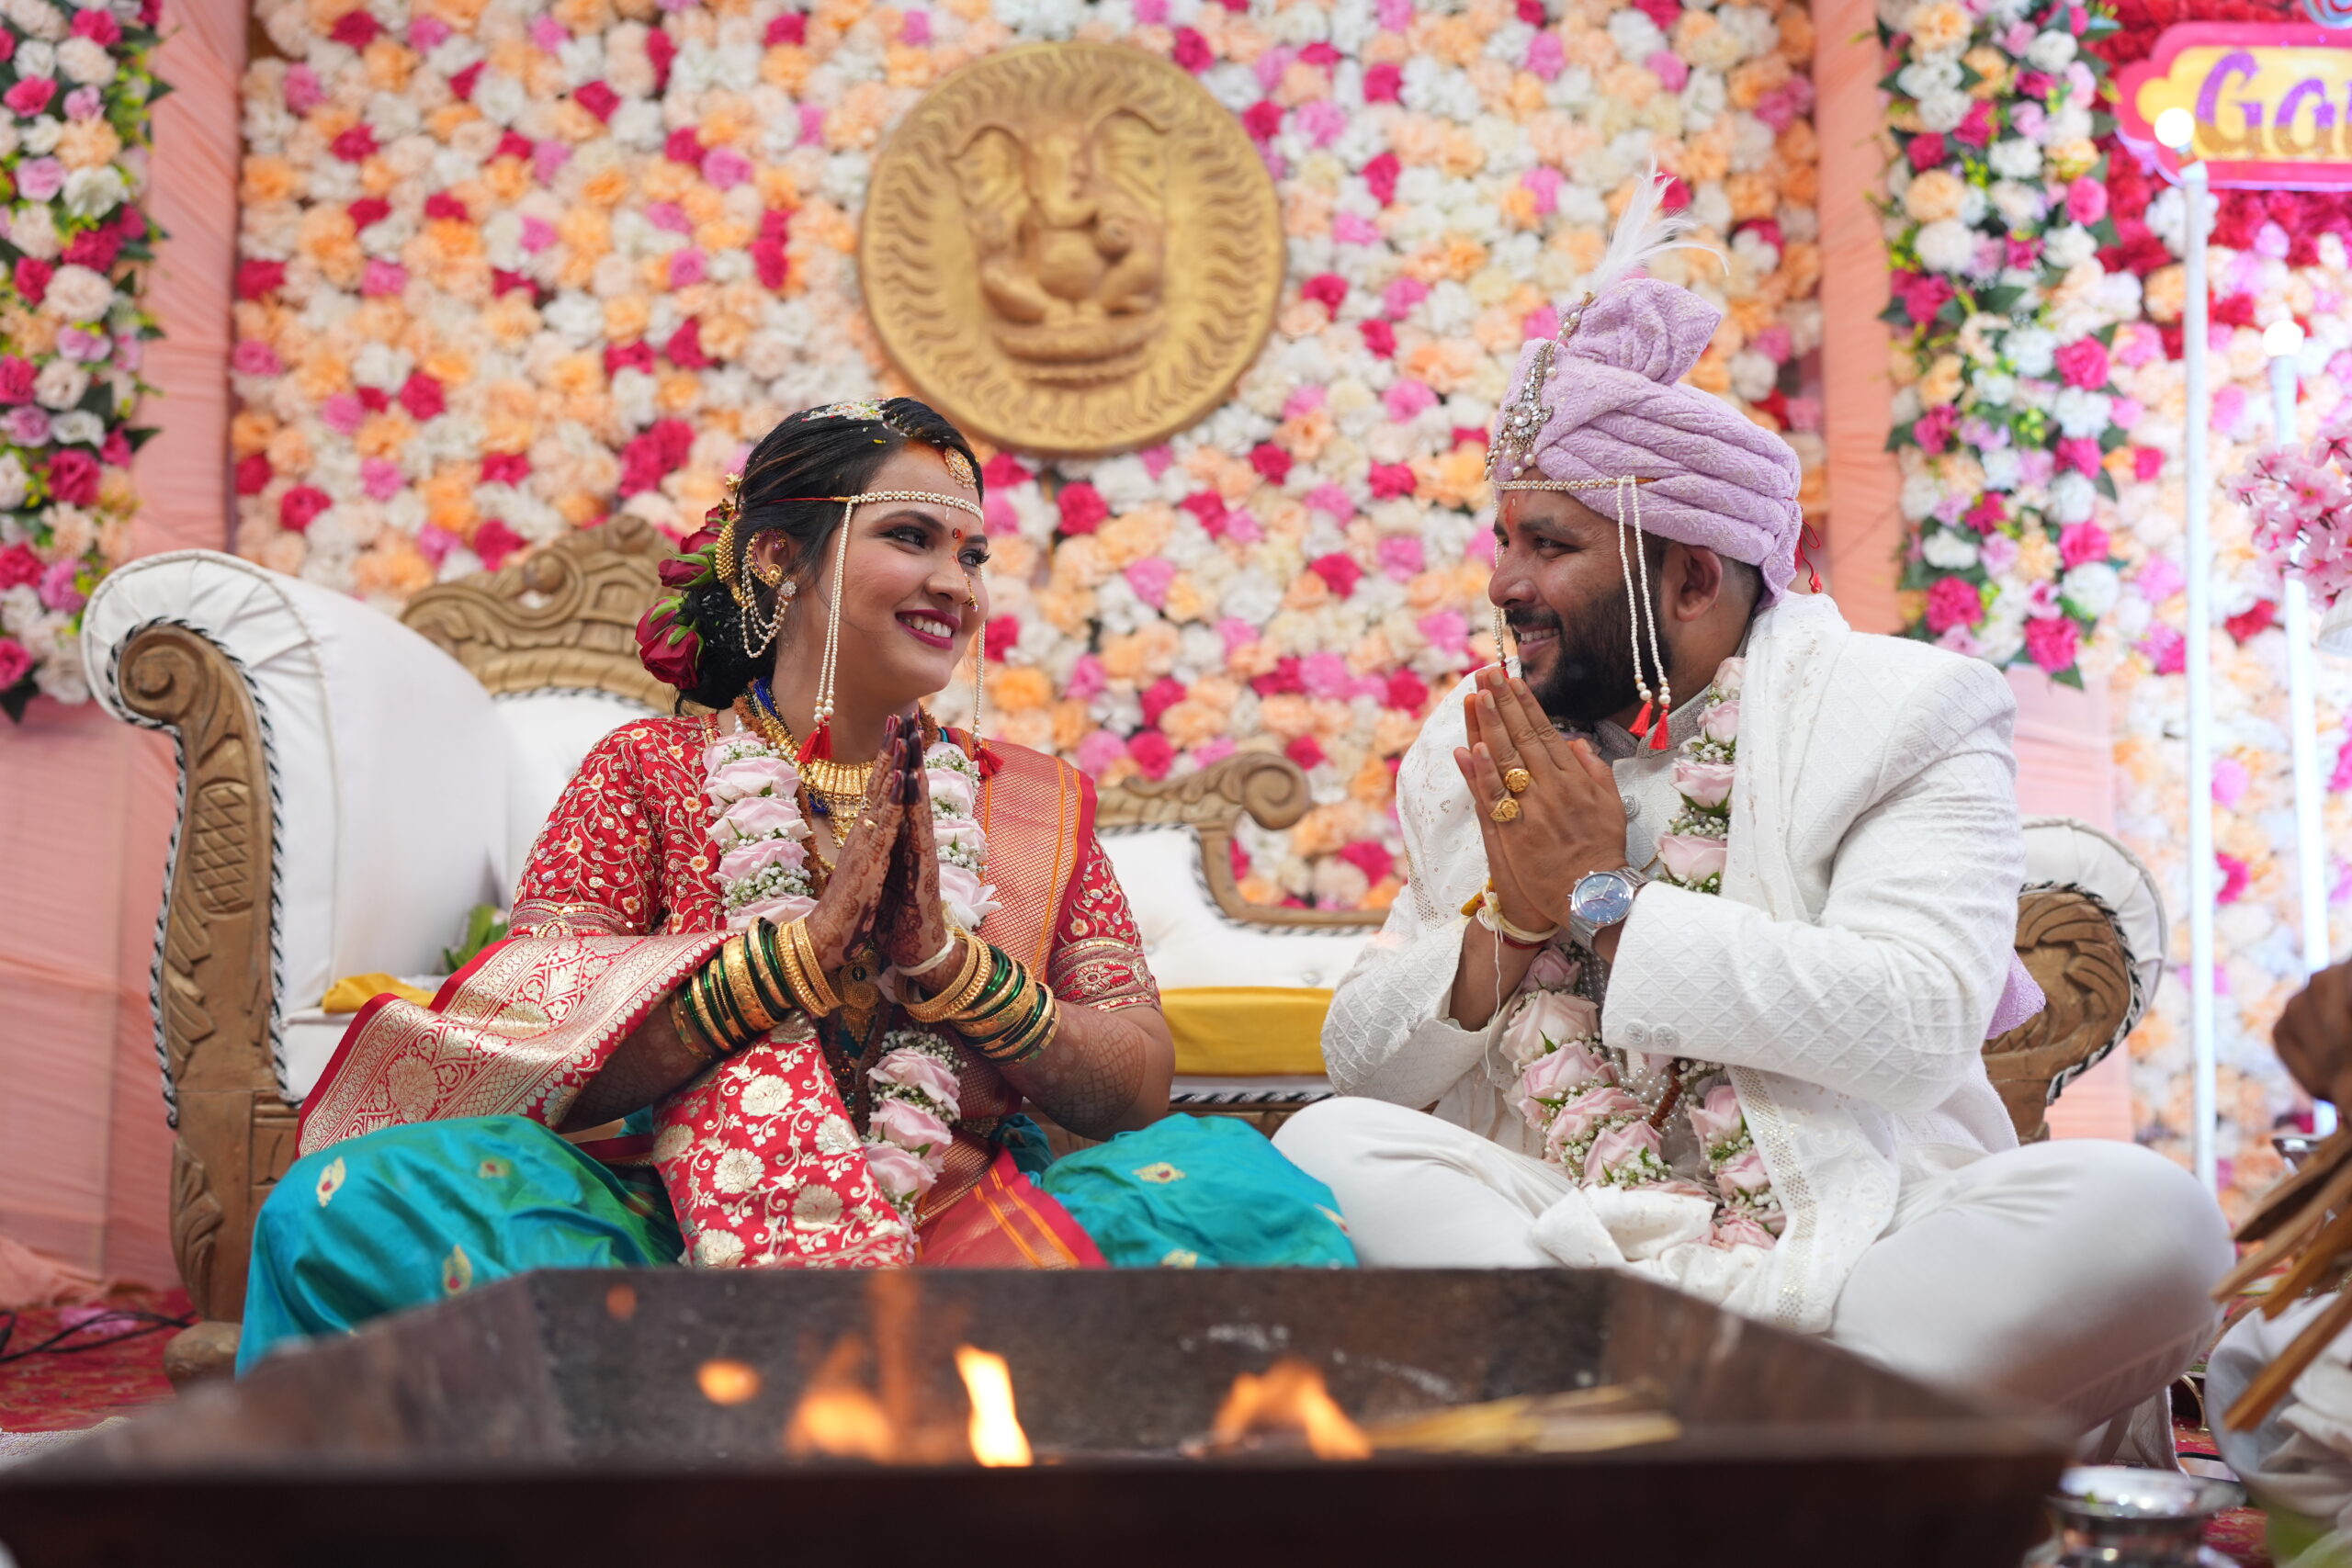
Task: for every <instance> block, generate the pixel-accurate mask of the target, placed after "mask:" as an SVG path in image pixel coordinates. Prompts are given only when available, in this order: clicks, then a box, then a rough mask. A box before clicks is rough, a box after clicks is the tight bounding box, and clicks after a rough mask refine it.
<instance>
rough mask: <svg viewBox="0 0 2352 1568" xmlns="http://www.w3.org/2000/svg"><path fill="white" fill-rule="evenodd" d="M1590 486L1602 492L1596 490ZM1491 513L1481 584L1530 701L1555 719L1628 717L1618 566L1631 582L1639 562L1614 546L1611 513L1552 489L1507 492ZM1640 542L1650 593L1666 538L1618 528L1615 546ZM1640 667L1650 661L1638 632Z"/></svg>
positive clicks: (1661, 645) (1637, 699)
mask: <svg viewBox="0 0 2352 1568" xmlns="http://www.w3.org/2000/svg"><path fill="white" fill-rule="evenodd" d="M1595 493H1596V494H1603V495H1605V494H1607V493H1608V492H1605V491H1597V492H1595ZM1501 499H1502V507H1501V511H1500V513H1499V514H1498V516H1497V518H1496V520H1495V575H1494V577H1493V579H1492V581H1490V582H1489V583H1488V584H1487V596H1488V597H1489V598H1491V599H1492V600H1493V601H1494V602H1495V603H1496V604H1498V605H1500V606H1501V607H1502V610H1503V615H1504V617H1505V618H1506V619H1507V620H1508V621H1509V622H1510V629H1511V636H1512V637H1513V639H1514V640H1515V641H1516V642H1517V643H1518V645H1519V656H1520V664H1521V671H1522V672H1523V673H1524V674H1525V676H1526V679H1527V683H1528V686H1529V687H1530V688H1531V689H1532V691H1533V692H1534V693H1535V696H1536V700H1537V701H1539V702H1541V703H1542V704H1543V705H1544V711H1545V712H1546V713H1548V714H1550V715H1551V716H1553V717H1554V718H1555V719H1560V720H1563V721H1565V722H1566V723H1570V724H1579V725H1589V724H1592V723H1594V722H1596V721H1598V720H1600V719H1603V718H1613V717H1619V716H1629V715H1630V714H1631V713H1632V712H1633V710H1634V709H1635V708H1636V707H1638V706H1639V705H1640V703H1641V700H1642V697H1641V692H1640V689H1639V688H1638V687H1637V686H1636V685H1635V683H1634V619H1633V610H1632V606H1631V605H1630V604H1627V602H1626V594H1625V570H1624V569H1625V566H1626V565H1627V564H1629V563H1630V564H1632V565H1633V567H1634V580H1635V583H1636V587H1637V589H1638V586H1639V583H1640V580H1641V576H1642V563H1641V562H1634V561H1633V560H1632V558H1631V557H1630V556H1625V555H1621V554H1620V545H1619V529H1618V525H1617V522H1616V519H1614V518H1613V517H1607V516H1603V515H1602V514H1601V513H1598V512H1596V511H1594V510H1593V509H1592V508H1591V507H1589V506H1587V505H1586V504H1585V503H1584V502H1580V501H1578V500H1577V499H1576V498H1575V497H1574V496H1571V495H1566V494H1563V493H1561V492H1558V491H1507V492H1505V493H1504V495H1503V496H1502V498H1501ZM1636 544H1638V545H1639V546H1641V547H1643V549H1644V551H1645V555H1646V557H1647V565H1648V569H1649V570H1648V577H1649V582H1650V587H1651V589H1652V591H1653V592H1655V591H1656V588H1657V583H1658V581H1659V580H1660V577H1661V575H1662V573H1663V571H1664V569H1665V562H1666V541H1665V540H1663V539H1660V538H1657V536H1652V535H1644V534H1636V533H1634V531H1633V530H1632V529H1631V528H1627V529H1625V530H1624V537H1623V546H1624V548H1626V549H1631V548H1633V547H1634V546H1635V545H1636ZM1668 630H1669V627H1668V626H1667V625H1666V624H1665V622H1664V621H1663V620H1662V619H1661V621H1660V624H1659V626H1658V650H1659V652H1661V653H1662V654H1664V655H1665V657H1666V659H1667V660H1668V661H1669V662H1671V661H1672V660H1673V658H1674V653H1673V650H1672V649H1670V648H1669V647H1668ZM1642 670H1643V671H1644V673H1645V674H1646V675H1647V677H1648V679H1649V681H1650V682H1651V684H1652V685H1653V686H1655V685H1656V684H1657V667H1656V666H1655V665H1654V664H1652V663H1651V661H1650V659H1649V649H1648V647H1647V637H1646V635H1645V637H1644V647H1643V649H1642Z"/></svg>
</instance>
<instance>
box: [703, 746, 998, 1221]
mask: <svg viewBox="0 0 2352 1568" xmlns="http://www.w3.org/2000/svg"><path fill="white" fill-rule="evenodd" d="M923 761H924V763H925V764H926V772H927V773H928V774H929V783H930V785H931V810H932V831H933V837H934V838H935V839H936V840H937V846H936V852H937V854H938V856H939V875H940V893H941V898H942V902H943V903H944V906H945V908H946V914H947V919H948V920H949V922H950V923H951V924H953V925H955V926H956V927H958V928H960V929H962V930H965V931H971V930H974V929H977V928H978V925H979V923H980V922H981V921H982V920H984V919H987V918H988V917H989V914H990V913H992V912H993V911H994V910H995V908H996V907H997V906H996V901H995V899H994V898H993V897H990V895H991V894H993V893H994V891H995V889H994V888H992V887H990V886H988V885H987V884H986V883H984V882H982V881H981V880H980V874H981V873H983V872H985V870H986V869H987V866H988V836H987V834H986V833H985V832H983V831H982V829H981V828H980V825H979V821H978V818H977V816H976V815H975V814H974V806H975V804H976V802H977V800H978V789H979V768H978V765H977V764H976V763H974V762H973V761H972V760H971V759H970V758H969V757H967V756H966V755H965V754H964V749H963V748H962V747H960V746H957V745H956V744H955V743H954V742H953V741H948V740H942V741H940V742H938V743H937V744H936V745H933V747H932V748H931V749H930V750H928V751H926V752H925V753H924V754H923ZM703 763H704V767H705V769H706V773H705V782H704V785H703V787H704V790H705V793H707V795H709V797H710V803H711V820H710V841H711V846H712V848H714V849H716V850H717V851H718V876H717V879H718V890H719V897H720V899H721V901H722V902H723V903H724V904H725V906H726V908H727V925H728V929H729V930H730V931H741V930H743V929H745V928H746V927H748V926H750V925H751V924H752V922H753V921H754V920H759V919H768V920H773V921H775V922H777V923H778V924H782V923H784V922H786V921H788V920H797V919H800V918H801V917H802V916H803V915H806V914H807V913H808V912H809V910H811V909H813V908H816V907H817V898H816V886H815V883H814V882H813V881H812V880H811V879H810V877H809V869H808V868H809V822H808V819H807V818H806V817H805V816H803V815H802V813H801V810H800V798H799V795H800V770H799V769H798V768H797V766H796V765H795V764H794V762H793V760H792V759H791V757H789V756H788V755H787V754H786V752H785V751H784V750H782V749H781V748H779V747H775V746H771V745H770V744H768V742H767V741H766V740H764V739H762V738H761V737H759V736H757V735H753V734H750V733H748V732H745V733H739V734H735V735H729V736H723V737H721V738H720V739H718V740H717V741H716V742H714V743H713V744H712V745H711V746H710V748H709V750H707V752H706V753H705V755H704V758H703ZM958 1072H959V1062H958V1058H957V1056H956V1047H955V1046H954V1045H952V1044H950V1043H948V1042H947V1041H946V1040H945V1039H944V1037H942V1036H940V1035H938V1034H934V1033H933V1032H929V1031H927V1030H919V1029H899V1030H893V1031H891V1032H889V1033H888V1034H885V1035H884V1036H883V1037H882V1050H881V1052H880V1053H879V1055H877V1058H876V1061H875V1064H874V1066H872V1067H871V1068H869V1069H867V1072H866V1077H868V1078H869V1079H870V1080H871V1081H872V1083H873V1085H874V1114H873V1117H872V1119H871V1121H870V1122H869V1124H868V1127H867V1130H866V1134H865V1157H866V1163H867V1164H868V1165H869V1166H870V1167H871V1168H872V1169H873V1172H874V1180H875V1184H876V1186H877V1187H879V1188H880V1189H881V1190H882V1195H883V1196H884V1197H886V1198H888V1199H889V1200H890V1201H891V1202H892V1203H893V1204H895V1205H896V1206H897V1207H898V1208H899V1211H900V1212H901V1213H911V1212H912V1208H913V1205H914V1204H915V1202H916V1201H918V1200H920V1199H921V1198H922V1195H923V1194H924V1193H926V1192H928V1191H930V1190H931V1189H932V1187H933V1184H934V1183H936V1182H937V1181H938V1179H939V1173H940V1170H941V1168H942V1167H943V1165H944V1163H945V1160H946V1158H947V1150H948V1147H949V1145H951V1144H952V1143H953V1142H954V1137H955V1124H956V1117H957V1115H958V1114H959V1113H960V1111H961V1101H960V1099H959V1095H958V1089H957V1085H958V1082H959V1078H958Z"/></svg>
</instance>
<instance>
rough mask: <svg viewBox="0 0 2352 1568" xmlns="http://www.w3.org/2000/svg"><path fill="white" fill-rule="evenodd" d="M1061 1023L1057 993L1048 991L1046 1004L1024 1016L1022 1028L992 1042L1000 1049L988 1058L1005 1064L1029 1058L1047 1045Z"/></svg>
mask: <svg viewBox="0 0 2352 1568" xmlns="http://www.w3.org/2000/svg"><path fill="white" fill-rule="evenodd" d="M1040 988H1041V989H1042V988H1043V987H1040ZM1060 1023H1061V1009H1060V1008H1059V1006H1057V1003H1056V1000H1055V998H1054V994H1053V993H1052V992H1051V991H1046V1000H1045V1005H1044V1006H1042V1007H1040V1008H1039V1009H1038V1010H1036V1011H1035V1013H1033V1014H1031V1015H1030V1017H1028V1018H1027V1019H1024V1020H1023V1021H1022V1024H1021V1027H1020V1028H1018V1029H1016V1030H1013V1031H1012V1032H1011V1033H1009V1034H1006V1035H1003V1036H1001V1038H999V1039H998V1040H997V1041H995V1042H993V1043H994V1044H995V1046H996V1047H997V1049H996V1050H995V1051H993V1052H991V1053H989V1060H991V1061H993V1062H995V1063H996V1064H997V1065H998V1066H1006V1067H1009V1066H1015V1065H1017V1064H1019V1063H1022V1062H1025V1061H1027V1060H1028V1059H1029V1058H1030V1057H1032V1056H1035V1055H1036V1054H1037V1053H1038V1052H1040V1051H1043V1050H1044V1049H1045V1048H1046V1043H1047V1042H1049V1041H1051V1040H1052V1039H1053V1037H1054V1032H1055V1031H1056V1030H1057V1028H1059V1027H1060Z"/></svg>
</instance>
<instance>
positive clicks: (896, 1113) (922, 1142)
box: [873, 1100, 951, 1154]
mask: <svg viewBox="0 0 2352 1568" xmlns="http://www.w3.org/2000/svg"><path fill="white" fill-rule="evenodd" d="M873 1126H874V1130H875V1131H876V1133H878V1134H881V1135H882V1136H883V1137H884V1138H886V1139H888V1141H889V1142H891V1143H893V1144H896V1145H899V1147H900V1148H902V1149H905V1150H907V1151H908V1152H909V1153H910V1154H921V1153H922V1151H923V1150H925V1149H932V1148H938V1147H941V1146H943V1145H945V1144H946V1142H947V1140H948V1138H949V1137H950V1136H951V1134H949V1132H948V1130H947V1123H946V1122H943V1121H941V1120H940V1119H939V1117H938V1116H937V1115H935V1114H934V1113H933V1112H932V1111H925V1110H924V1109H923V1108H922V1106H920V1105H917V1104H915V1103H914V1102H913V1101H912V1100H881V1101H879V1102H878V1103H876V1106H875V1107H874V1122H873Z"/></svg>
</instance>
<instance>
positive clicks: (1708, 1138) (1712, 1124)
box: [1691, 1083, 1747, 1148]
mask: <svg viewBox="0 0 2352 1568" xmlns="http://www.w3.org/2000/svg"><path fill="white" fill-rule="evenodd" d="M1746 1125H1747V1118H1746V1117H1744V1116H1743V1115H1741V1114H1740V1110H1739V1091H1738V1090H1737V1089H1733V1088H1732V1087H1731V1085H1729V1084H1727V1083H1719V1084H1717V1085H1716V1086H1715V1087H1714V1088H1713V1089H1709V1090H1708V1091H1707V1098H1706V1099H1705V1100H1702V1101H1701V1102H1700V1103H1698V1104H1695V1105H1692V1106H1691V1131H1692V1132H1693V1133H1696V1134H1698V1135H1699V1142H1700V1143H1702V1144H1703V1145H1706V1146H1707V1147H1709V1148H1713V1147H1714V1146H1715V1145H1719V1144H1728V1143H1730V1142H1731V1141H1732V1140H1733V1139H1734V1138H1736V1137H1737V1136H1739V1131H1740V1129H1741V1128H1743V1127H1745V1126H1746Z"/></svg>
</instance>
